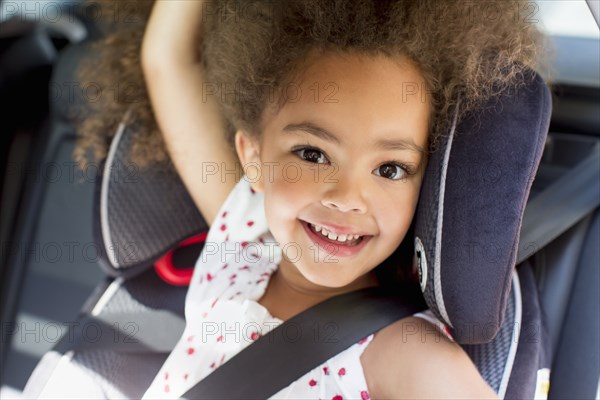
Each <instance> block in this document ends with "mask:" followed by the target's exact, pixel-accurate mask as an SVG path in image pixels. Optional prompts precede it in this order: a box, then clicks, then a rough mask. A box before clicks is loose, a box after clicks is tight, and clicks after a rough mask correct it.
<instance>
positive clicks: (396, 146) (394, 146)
mask: <svg viewBox="0 0 600 400" xmlns="http://www.w3.org/2000/svg"><path fill="white" fill-rule="evenodd" d="M283 131H284V132H293V131H303V132H306V133H309V134H311V135H313V136H316V137H318V138H321V139H323V140H327V141H329V142H332V143H335V144H341V140H340V139H339V138H338V137H337V136H336V135H335V134H333V133H331V132H329V131H328V130H326V129H324V128H321V127H320V126H318V125H315V124H313V123H312V122H302V123H299V124H289V125H287V126H286V127H285V128H283ZM375 147H377V148H379V149H382V150H412V151H415V152H417V153H421V154H426V153H427V152H426V151H425V149H423V148H422V147H421V146H419V145H417V144H416V143H414V142H413V141H412V140H407V139H381V140H378V141H377V143H376V144H375Z"/></svg>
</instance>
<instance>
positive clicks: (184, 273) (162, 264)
mask: <svg viewBox="0 0 600 400" xmlns="http://www.w3.org/2000/svg"><path fill="white" fill-rule="evenodd" d="M207 235H208V232H202V233H200V234H198V235H195V236H192V237H189V238H187V239H185V240H182V241H181V242H180V243H179V244H178V245H177V246H176V247H174V248H172V249H171V250H169V251H168V252H167V253H166V254H165V255H164V256H162V257H161V258H159V259H158V260H157V261H156V262H155V263H154V269H155V271H156V273H157V275H158V276H159V277H160V278H161V279H162V280H163V281H165V282H167V283H168V284H170V285H174V286H188V285H189V284H190V281H191V280H192V275H193V274H194V268H193V267H192V268H177V267H176V266H175V264H173V253H174V252H175V250H177V249H179V248H182V247H186V246H191V245H194V244H198V243H204V242H206V236H207Z"/></svg>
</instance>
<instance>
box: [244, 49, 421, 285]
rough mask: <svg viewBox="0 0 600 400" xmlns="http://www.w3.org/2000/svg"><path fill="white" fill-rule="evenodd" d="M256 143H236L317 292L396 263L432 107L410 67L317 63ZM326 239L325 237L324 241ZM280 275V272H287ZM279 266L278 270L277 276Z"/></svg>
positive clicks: (292, 256)
mask: <svg viewBox="0 0 600 400" xmlns="http://www.w3.org/2000/svg"><path fill="white" fill-rule="evenodd" d="M309 60H310V62H309V63H308V64H307V65H308V67H307V69H306V70H305V71H304V73H303V74H302V76H301V80H300V81H299V82H296V83H293V84H290V85H288V86H287V91H286V93H287V98H286V100H287V102H286V103H285V105H284V106H283V107H282V108H280V109H279V110H277V111H273V110H274V108H271V109H269V108H268V109H267V112H265V116H264V119H263V127H264V130H263V135H262V137H261V139H260V141H254V140H252V139H249V138H248V137H247V136H245V135H243V134H241V133H240V134H238V135H237V145H238V153H239V154H240V158H241V160H242V162H243V163H245V164H246V175H247V176H248V178H249V180H250V181H251V182H253V188H254V189H255V190H257V191H263V192H264V195H265V210H266V216H267V220H268V224H269V227H270V229H271V233H272V234H273V236H274V238H275V240H276V241H277V242H279V244H280V246H281V248H282V250H283V256H284V260H283V261H282V265H283V263H289V265H292V264H293V268H296V269H297V271H298V272H300V274H301V275H302V276H303V277H304V278H305V279H307V280H308V281H310V282H311V283H312V284H314V285H318V286H320V287H330V288H339V287H343V286H346V285H349V284H351V283H352V282H355V281H356V280H357V279H359V278H361V277H363V276H364V275H365V274H366V273H368V272H369V271H371V270H372V269H373V268H375V267H376V266H377V265H379V264H380V263H381V262H382V261H383V260H385V259H386V258H387V257H388V256H390V255H391V254H392V252H393V251H394V250H395V249H396V248H397V247H398V245H399V244H400V242H401V241H402V239H403V238H404V236H405V234H406V231H407V230H408V228H409V226H410V223H411V220H412V218H413V214H414V211H415V208H416V205H417V200H418V195H419V190H420V187H421V181H422V178H423V171H424V167H425V163H426V162H427V159H426V156H425V149H427V144H428V142H427V137H428V118H429V114H430V104H429V98H428V96H427V92H426V89H425V83H424V79H423V77H422V75H421V74H420V73H419V71H418V70H417V69H416V68H415V67H414V66H413V65H412V64H410V63H409V62H407V61H406V60H402V59H400V60H392V59H390V58H386V57H383V56H378V57H374V58H373V57H371V58H369V57H366V56H359V55H354V54H343V55H340V54H327V55H320V56H318V57H317V56H312V57H311V58H310V59H309ZM323 233H325V235H323ZM282 265H281V266H282ZM281 266H280V267H281Z"/></svg>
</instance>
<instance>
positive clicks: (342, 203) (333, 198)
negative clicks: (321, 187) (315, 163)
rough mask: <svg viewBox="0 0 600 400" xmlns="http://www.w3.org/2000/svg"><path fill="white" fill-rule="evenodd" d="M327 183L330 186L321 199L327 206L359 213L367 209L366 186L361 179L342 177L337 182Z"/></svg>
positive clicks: (341, 210)
mask: <svg viewBox="0 0 600 400" xmlns="http://www.w3.org/2000/svg"><path fill="white" fill-rule="evenodd" d="M327 185H329V186H328V188H327V190H326V191H325V193H324V195H323V198H322V200H321V204H323V205H324V206H325V207H327V208H330V209H333V210H337V211H340V212H352V213H357V214H364V213H365V212H366V211H367V203H366V200H365V197H364V193H365V192H364V190H365V188H364V185H362V184H361V183H360V182H359V181H357V180H352V179H341V177H340V178H338V179H337V182H335V183H330V184H327Z"/></svg>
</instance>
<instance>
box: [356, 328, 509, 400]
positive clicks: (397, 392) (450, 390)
mask: <svg viewBox="0 0 600 400" xmlns="http://www.w3.org/2000/svg"><path fill="white" fill-rule="evenodd" d="M361 363H362V364H363V369H364V373H365V379H366V381H367V386H368V387H369V390H370V392H371V394H372V398H428V399H435V398H440V399H442V398H450V397H453V398H454V397H455V398H463V399H469V398H472V399H483V398H485V399H497V395H496V393H495V392H494V391H493V390H492V389H491V388H490V387H489V386H488V385H487V383H486V382H485V381H484V380H483V378H482V377H481V375H480V374H479V371H478V370H477V368H476V367H475V365H474V364H473V362H472V361H471V359H470V358H469V356H468V355H467V354H466V353H465V352H464V351H463V349H462V348H461V347H460V346H459V345H458V344H456V343H454V342H452V341H451V340H450V339H448V338H447V337H446V336H445V335H444V334H443V333H442V332H440V331H439V330H438V328H437V327H436V326H435V325H433V324H431V323H430V322H428V321H426V320H424V319H422V318H418V317H408V318H403V319H401V320H399V321H397V322H395V323H393V324H391V325H389V326H387V327H385V328H384V329H382V330H381V331H379V332H378V333H377V334H376V335H375V337H374V339H373V341H372V342H371V343H370V344H369V346H368V347H367V348H366V349H365V351H364V353H363V355H362V357H361Z"/></svg>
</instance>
